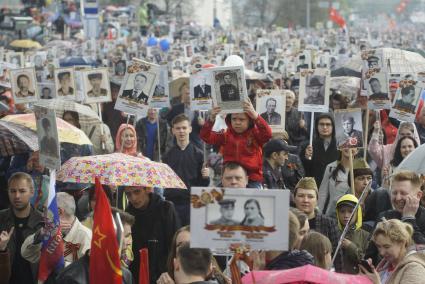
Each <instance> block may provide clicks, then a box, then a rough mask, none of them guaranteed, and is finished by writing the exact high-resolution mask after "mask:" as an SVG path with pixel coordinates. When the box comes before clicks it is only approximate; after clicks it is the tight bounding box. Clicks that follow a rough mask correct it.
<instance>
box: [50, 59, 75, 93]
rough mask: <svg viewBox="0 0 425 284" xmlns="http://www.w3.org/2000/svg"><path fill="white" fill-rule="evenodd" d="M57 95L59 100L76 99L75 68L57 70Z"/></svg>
mask: <svg viewBox="0 0 425 284" xmlns="http://www.w3.org/2000/svg"><path fill="white" fill-rule="evenodd" d="M55 83H56V93H57V96H58V98H62V99H65V98H66V99H69V100H74V99H75V93H76V88H75V78H74V68H72V67H66V68H57V69H55Z"/></svg>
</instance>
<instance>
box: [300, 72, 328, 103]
mask: <svg viewBox="0 0 425 284" xmlns="http://www.w3.org/2000/svg"><path fill="white" fill-rule="evenodd" d="M324 81H325V77H324V76H318V75H311V76H307V79H306V82H307V84H306V92H305V94H306V95H305V97H304V104H308V105H323V104H324V103H325V90H324V87H323V86H324Z"/></svg>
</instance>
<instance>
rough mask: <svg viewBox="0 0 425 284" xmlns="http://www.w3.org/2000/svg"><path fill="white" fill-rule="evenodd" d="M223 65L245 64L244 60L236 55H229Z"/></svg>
mask: <svg viewBox="0 0 425 284" xmlns="http://www.w3.org/2000/svg"><path fill="white" fill-rule="evenodd" d="M224 66H228V67H230V66H245V62H244V61H243V59H242V58H240V57H239V56H237V55H230V56H229V57H227V58H226V60H225V61H224Z"/></svg>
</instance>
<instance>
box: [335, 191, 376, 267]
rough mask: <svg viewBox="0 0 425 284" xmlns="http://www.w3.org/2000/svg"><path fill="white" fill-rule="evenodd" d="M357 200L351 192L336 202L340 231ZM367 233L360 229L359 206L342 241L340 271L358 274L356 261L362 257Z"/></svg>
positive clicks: (360, 214) (366, 241) (360, 210)
mask: <svg viewBox="0 0 425 284" xmlns="http://www.w3.org/2000/svg"><path fill="white" fill-rule="evenodd" d="M358 202H359V200H358V199H357V198H356V197H355V196H354V195H352V194H346V195H344V196H342V197H341V198H340V199H338V201H337V203H336V217H337V221H338V228H339V230H340V232H341V233H342V231H344V227H345V226H346V225H347V223H348V221H349V219H350V216H351V214H352V213H353V210H354V208H355V207H356V205H357V203H358ZM368 240H369V233H368V232H366V231H365V230H363V229H362V208H361V206H359V208H358V209H357V213H356V214H354V216H353V219H352V220H351V222H350V225H349V229H348V231H347V234H346V235H345V238H344V240H343V241H342V246H341V249H342V255H343V267H342V272H343V273H348V274H358V273H359V268H358V265H357V264H358V263H359V261H360V260H361V259H362V258H363V256H364V252H365V251H366V248H367V246H368Z"/></svg>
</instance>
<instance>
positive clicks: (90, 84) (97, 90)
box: [81, 68, 111, 103]
mask: <svg viewBox="0 0 425 284" xmlns="http://www.w3.org/2000/svg"><path fill="white" fill-rule="evenodd" d="M81 74H82V78H83V86H82V87H83V90H84V94H85V99H84V102H85V103H100V102H109V101H111V91H110V89H109V88H110V85H109V79H108V70H107V68H97V69H90V70H83V71H82V72H81Z"/></svg>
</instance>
